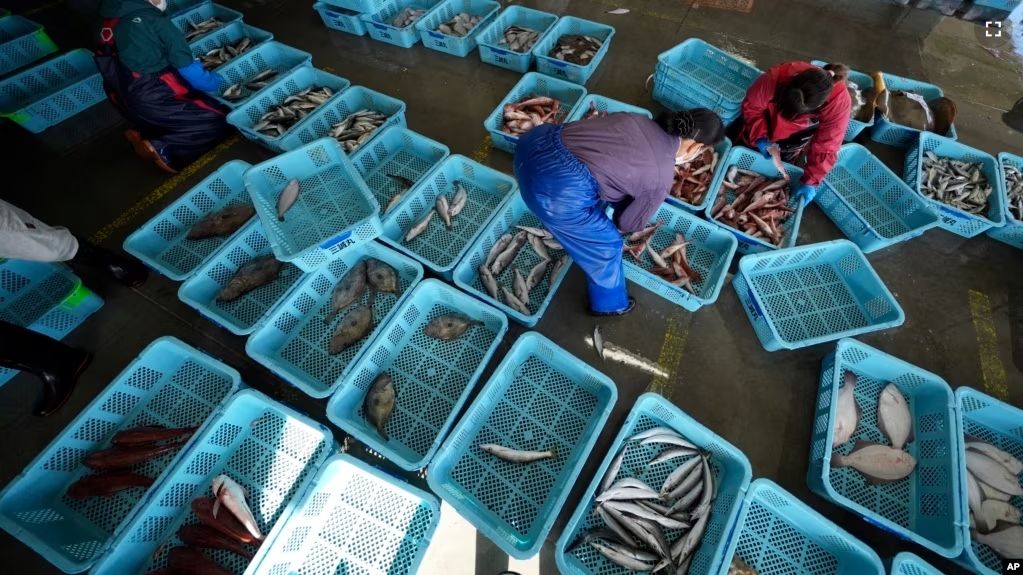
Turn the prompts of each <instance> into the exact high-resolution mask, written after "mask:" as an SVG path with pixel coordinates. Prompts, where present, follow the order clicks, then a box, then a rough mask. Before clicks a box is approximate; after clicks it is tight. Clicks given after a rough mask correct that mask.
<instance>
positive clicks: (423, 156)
mask: <svg viewBox="0 0 1023 575" xmlns="http://www.w3.org/2000/svg"><path fill="white" fill-rule="evenodd" d="M369 142H370V143H368V144H363V145H362V146H360V147H359V148H358V149H357V150H356V151H355V152H354V153H353V154H352V163H353V164H355V168H356V169H357V170H359V174H361V175H362V179H363V180H364V181H365V182H366V185H367V186H369V189H370V191H372V192H373V197H375V198H376V199H377V203H378V204H380V215H381V217H382V216H383V215H384V212H385V211H386V210H387V206H388V205H390V203H391V200H392V199H393V198H394V197H395V196H397V195H401V196H402V197H401V198H399V199H398V202H402V201H403V200H405V199H407V198H408V192H409V191H410V190H406V189H405V188H404V187H403V186H402V185H400V184H399V183H398V182H396V181H395V180H394V178H391V177H389V176H401V177H403V178H408V179H409V180H411V181H412V183H413V185H412V189H414V188H415V187H416V185H417V184H419V182H420V181H422V179H423V178H425V177H426V176H427V175H428V174H429V173H430V172H431V171H433V169H434V168H436V167H437V165H438V164H440V162H442V161H443V160H444V158H447V157H448V156H449V155H451V152H450V151H449V150H448V147H447V146H445V145H444V144H441V143H440V142H436V141H434V140H431V139H429V138H427V137H426V136H422V135H420V134H417V133H415V132H413V131H412V130H409V129H406V128H403V127H400V126H394V127H390V128H386V129H384V130H382V131H380V134H379V135H377V136H373V138H372V139H371V140H369ZM397 205H400V204H395V206H397ZM395 206H392V207H391V209H394V207H395Z"/></svg>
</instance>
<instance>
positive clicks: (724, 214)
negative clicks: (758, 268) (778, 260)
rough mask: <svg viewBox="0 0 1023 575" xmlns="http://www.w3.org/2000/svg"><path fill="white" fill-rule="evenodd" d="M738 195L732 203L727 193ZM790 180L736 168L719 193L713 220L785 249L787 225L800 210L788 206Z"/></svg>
mask: <svg viewBox="0 0 1023 575" xmlns="http://www.w3.org/2000/svg"><path fill="white" fill-rule="evenodd" d="M729 191H731V192H732V193H733V194H735V196H734V197H735V199H734V200H732V201H731V202H729V201H728V198H727V197H726V195H727V192H729ZM789 193H790V191H789V186H788V180H787V179H786V178H777V179H771V178H768V177H767V176H763V175H761V174H758V173H756V172H751V171H749V170H741V169H739V168H738V167H736V166H732V167H731V168H729V169H728V172H727V174H725V178H724V181H722V182H721V189H720V190H718V195H717V198H716V199H715V200H714V206H713V207H712V208H711V217H713V218H714V219H715V220H717V221H719V222H721V223H723V224H725V225H727V226H729V227H732V228H735V229H737V230H739V231H741V232H743V233H745V234H746V235H749V236H750V237H753V238H757V239H759V240H762V241H765V242H768V243H770V244H773V245H775V246H781V245H782V242H783V241H784V240H785V230H784V229H783V228H784V224H785V221H786V220H788V218H789V216H790V215H791V214H793V213H795V211H796V210H794V209H792V208H790V207H788V204H789Z"/></svg>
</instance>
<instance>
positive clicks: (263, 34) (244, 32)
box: [188, 0, 274, 68]
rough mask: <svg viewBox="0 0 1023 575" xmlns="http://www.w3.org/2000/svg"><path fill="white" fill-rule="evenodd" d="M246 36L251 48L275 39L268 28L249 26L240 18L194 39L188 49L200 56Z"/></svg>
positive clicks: (194, 54) (193, 55)
mask: <svg viewBox="0 0 1023 575" xmlns="http://www.w3.org/2000/svg"><path fill="white" fill-rule="evenodd" d="M206 1H209V0H206ZM246 37H247V38H248V39H249V40H251V41H252V43H251V45H250V48H249V49H250V50H251V49H252V48H255V47H256V46H258V45H260V44H262V43H263V42H267V41H269V40H273V38H274V35H273V34H271V33H270V32H267V31H266V30H260V29H259V28H254V27H252V26H249V25H248V24H246V23H244V22H242V21H240V20H239V21H237V22H232V23H230V24H228V25H226V26H221V27H220V28H217V29H216V30H215V31H214V32H213V33H212V34H207V35H205V36H203V37H201V38H198V39H196V40H193V41H192V42H190V43H189V44H188V49H189V50H191V51H192V57H193V58H198V57H199V56H201V55H203V54H205V53H207V52H209V51H210V50H216V49H218V48H220V47H222V46H226V45H228V44H235V43H236V42H238V41H239V40H241V39H242V38H246ZM218 68H219V67H218Z"/></svg>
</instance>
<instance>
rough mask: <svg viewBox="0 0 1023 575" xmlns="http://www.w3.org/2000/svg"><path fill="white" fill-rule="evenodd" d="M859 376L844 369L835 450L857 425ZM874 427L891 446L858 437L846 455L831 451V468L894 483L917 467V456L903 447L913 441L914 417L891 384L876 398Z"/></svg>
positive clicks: (832, 437) (858, 422)
mask: <svg viewBox="0 0 1023 575" xmlns="http://www.w3.org/2000/svg"><path fill="white" fill-rule="evenodd" d="M858 379H859V378H858V376H857V375H856V374H855V373H853V372H851V371H846V372H845V374H844V375H843V377H842V387H841V388H840V389H839V390H838V399H837V405H836V406H835V430H834V431H833V432H832V436H831V439H832V444H833V448H834V449H836V450H838V449H841V448H842V447H843V446H844V445H845V443H846V442H848V441H849V439H850V438H852V436H853V435H855V434H856V431H857V428H858V427H859V424H860V416H861V414H862V411H861V410H860V406H859V404H858V403H856V395H855V393H856V392H855V389H856V382H857V380H858ZM877 427H878V430H879V431H880V432H881V433H882V434H884V436H885V437H887V438H888V441H890V442H891V446H888V445H884V444H882V443H875V442H873V441H863V440H859V439H858V440H856V443H855V444H854V445H853V449H852V451H851V452H850V453H849V455H842V454H841V453H837V452H835V453H832V454H831V467H833V468H840V467H852V468H853V469H855V470H856V471H859V472H860V474H862V475H863V477H864V478H865V479H866V480H867V482H868V483H870V484H871V485H880V484H886V483H894V482H896V481H901V480H903V479H905V478H906V477H909V474H910V473H913V470H914V469H916V458H915V457H913V456H912V455H910V454H909V453H907V452H906V451H904V450H903V448H904V447H905V446H906V443H907V442H911V441H913V417H912V415H910V413H909V404H908V403H906V398H905V397H904V396H903V395H902V391H900V390H899V388H898V386H896V385H895V384H894V383H889V384H888V385H886V386H885V387H884V389H882V390H881V395H880V397H878V399H877Z"/></svg>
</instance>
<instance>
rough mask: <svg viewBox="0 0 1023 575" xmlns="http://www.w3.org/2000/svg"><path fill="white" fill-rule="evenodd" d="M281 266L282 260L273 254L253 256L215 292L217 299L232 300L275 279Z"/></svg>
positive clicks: (222, 300)
mask: <svg viewBox="0 0 1023 575" xmlns="http://www.w3.org/2000/svg"><path fill="white" fill-rule="evenodd" d="M283 266H284V262H282V261H280V260H278V259H277V258H275V257H274V256H273V254H268V255H265V256H260V257H257V258H254V259H253V260H252V261H250V262H249V263H247V264H245V265H243V266H242V267H240V268H238V271H236V272H235V273H234V276H232V277H231V279H230V280H228V282H227V285H225V286H224V287H223V289H221V290H220V291H219V292H217V301H220V302H229V301H234V300H236V299H238V298H239V297H241V296H243V295H245V294H247V293H249V292H250V291H252V290H254V289H256V288H258V287H260V286H263V285H266V284H268V283H270V282H272V281H273V280H275V279H277V274H278V273H280V271H281V268H282V267H283Z"/></svg>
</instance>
